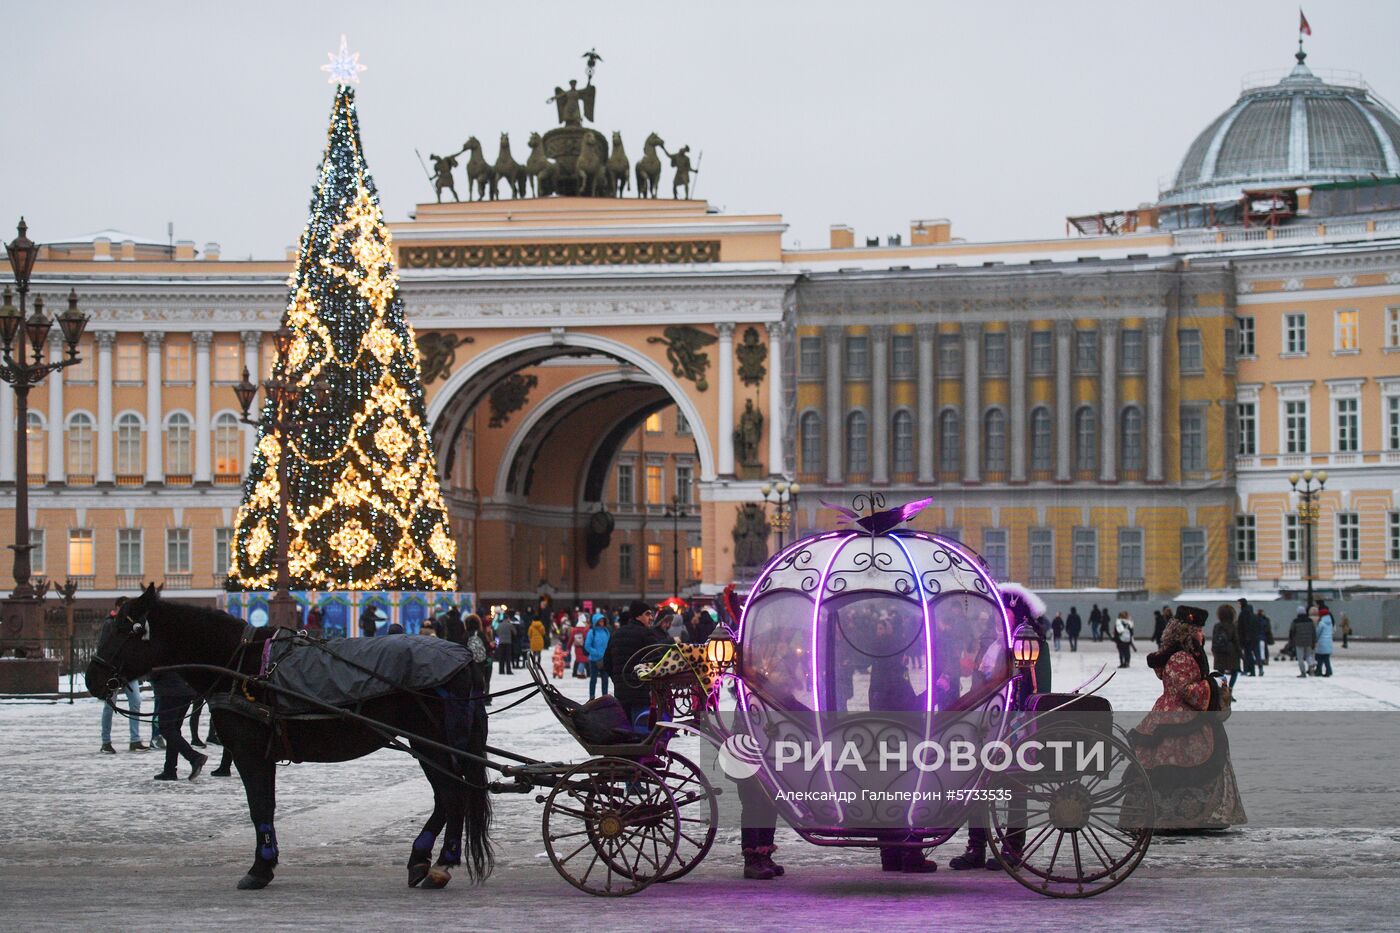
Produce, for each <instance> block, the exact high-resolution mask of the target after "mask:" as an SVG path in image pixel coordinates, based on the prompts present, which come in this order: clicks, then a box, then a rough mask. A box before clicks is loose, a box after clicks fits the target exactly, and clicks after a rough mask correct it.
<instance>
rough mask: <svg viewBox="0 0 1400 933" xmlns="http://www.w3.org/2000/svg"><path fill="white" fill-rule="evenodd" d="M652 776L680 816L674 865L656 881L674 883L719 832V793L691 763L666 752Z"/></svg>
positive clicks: (706, 850)
mask: <svg viewBox="0 0 1400 933" xmlns="http://www.w3.org/2000/svg"><path fill="white" fill-rule="evenodd" d="M656 772H657V774H659V775H660V776H661V780H663V781H665V782H666V786H667V787H668V788H670V789H671V793H672V795H674V797H675V799H676V809H677V810H678V812H679V816H680V836H679V839H678V841H677V843H676V861H675V863H674V864H673V865H672V866H671V869H670V871H668V872H666V874H664V875H662V876H661V877H660V878H659V879H658V880H660V881H675V880H676V879H677V878H679V877H681V876H682V875H685V874H686V873H688V872H689V871H690V870H691V869H692V868H694V867H695V866H696V865H699V864H700V862H701V861H702V860H703V859H704V858H705V856H706V855H708V854H709V851H710V847H711V846H712V845H714V843H715V830H716V829H718V828H719V801H718V800H717V799H716V798H717V797H718V794H719V792H718V791H716V790H715V788H714V786H713V785H712V784H710V782H709V781H707V780H706V779H705V775H704V773H703V772H701V770H700V768H699V766H697V765H696V764H695V762H693V761H691V760H690V759H689V758H686V757H685V756H684V755H678V754H676V753H675V752H671V751H668V752H666V754H665V756H664V757H663V758H662V759H661V761H660V763H659V764H657V765H656Z"/></svg>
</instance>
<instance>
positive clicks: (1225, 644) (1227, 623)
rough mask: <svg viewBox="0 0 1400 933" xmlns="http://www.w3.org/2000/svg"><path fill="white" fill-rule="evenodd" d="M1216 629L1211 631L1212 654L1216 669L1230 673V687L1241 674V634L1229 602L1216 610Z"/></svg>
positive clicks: (1232, 687)
mask: <svg viewBox="0 0 1400 933" xmlns="http://www.w3.org/2000/svg"><path fill="white" fill-rule="evenodd" d="M1215 618H1216V620H1217V621H1216V623H1215V629H1214V630H1213V631H1212V632H1211V633H1210V654H1211V661H1212V662H1213V663H1214V664H1215V669H1216V670H1217V671H1219V672H1220V673H1222V674H1229V675H1230V689H1231V690H1233V689H1235V681H1236V680H1238V679H1239V676H1240V655H1241V651H1240V634H1239V629H1238V628H1237V627H1236V622H1235V610H1234V609H1233V608H1231V607H1230V605H1229V604H1228V603H1227V604H1225V605H1222V606H1220V607H1219V608H1218V609H1216V610H1215Z"/></svg>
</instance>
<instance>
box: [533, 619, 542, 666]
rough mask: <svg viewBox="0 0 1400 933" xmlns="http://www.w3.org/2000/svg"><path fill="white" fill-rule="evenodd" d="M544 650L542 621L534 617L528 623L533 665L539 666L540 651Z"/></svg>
mask: <svg viewBox="0 0 1400 933" xmlns="http://www.w3.org/2000/svg"><path fill="white" fill-rule="evenodd" d="M542 651H544V623H543V622H541V621H540V620H539V619H535V620H534V621H532V622H531V623H530V654H531V655H532V656H533V657H534V659H535V665H536V666H539V663H540V652H542Z"/></svg>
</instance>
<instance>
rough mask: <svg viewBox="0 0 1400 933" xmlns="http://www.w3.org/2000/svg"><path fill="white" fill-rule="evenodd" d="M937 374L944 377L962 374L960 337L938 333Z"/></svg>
mask: <svg viewBox="0 0 1400 933" xmlns="http://www.w3.org/2000/svg"><path fill="white" fill-rule="evenodd" d="M938 374H939V375H940V376H942V377H943V378H944V379H948V378H951V377H953V376H960V375H962V337H961V336H960V335H958V334H939V335H938Z"/></svg>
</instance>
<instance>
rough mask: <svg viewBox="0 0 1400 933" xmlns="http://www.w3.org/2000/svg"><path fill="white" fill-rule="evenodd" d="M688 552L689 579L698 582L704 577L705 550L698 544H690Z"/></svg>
mask: <svg viewBox="0 0 1400 933" xmlns="http://www.w3.org/2000/svg"><path fill="white" fill-rule="evenodd" d="M689 551H690V579H692V580H699V579H701V578H702V577H704V575H705V574H704V570H705V549H704V548H702V547H701V546H700V545H698V544H692V545H691V546H690V548H689Z"/></svg>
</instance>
